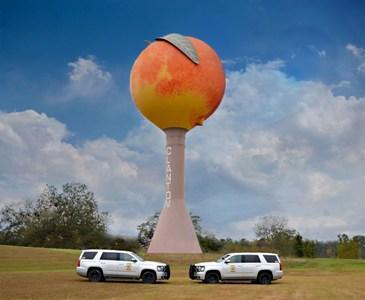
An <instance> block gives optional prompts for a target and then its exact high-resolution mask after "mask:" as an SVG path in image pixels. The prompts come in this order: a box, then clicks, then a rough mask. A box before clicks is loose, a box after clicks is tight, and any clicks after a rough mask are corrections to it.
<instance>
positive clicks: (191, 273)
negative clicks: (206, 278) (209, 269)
mask: <svg viewBox="0 0 365 300" xmlns="http://www.w3.org/2000/svg"><path fill="white" fill-rule="evenodd" d="M189 277H190V279H196V267H195V265H190V268H189Z"/></svg>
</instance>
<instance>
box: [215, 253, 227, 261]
mask: <svg viewBox="0 0 365 300" xmlns="http://www.w3.org/2000/svg"><path fill="white" fill-rule="evenodd" d="M228 256H229V254H225V255H223V256H222V257H220V258H218V260H217V262H218V263H219V262H222V261H224V260H225V259H226V258H227V257H228Z"/></svg>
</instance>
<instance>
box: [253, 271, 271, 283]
mask: <svg viewBox="0 0 365 300" xmlns="http://www.w3.org/2000/svg"><path fill="white" fill-rule="evenodd" d="M271 280H272V275H271V274H270V273H269V272H261V273H260V274H259V275H258V276H257V283H259V284H270V283H271Z"/></svg>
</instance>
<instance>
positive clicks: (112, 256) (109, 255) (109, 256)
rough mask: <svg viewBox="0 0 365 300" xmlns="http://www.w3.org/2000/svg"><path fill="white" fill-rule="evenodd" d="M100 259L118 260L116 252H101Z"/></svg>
mask: <svg viewBox="0 0 365 300" xmlns="http://www.w3.org/2000/svg"><path fill="white" fill-rule="evenodd" d="M100 259H102V260H119V253H118V252H103V254H102V255H101V257H100Z"/></svg>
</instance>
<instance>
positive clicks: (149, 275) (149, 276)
mask: <svg viewBox="0 0 365 300" xmlns="http://www.w3.org/2000/svg"><path fill="white" fill-rule="evenodd" d="M142 281H143V283H149V284H152V283H155V282H156V275H155V273H154V272H152V271H146V272H144V273H143V275H142Z"/></svg>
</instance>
